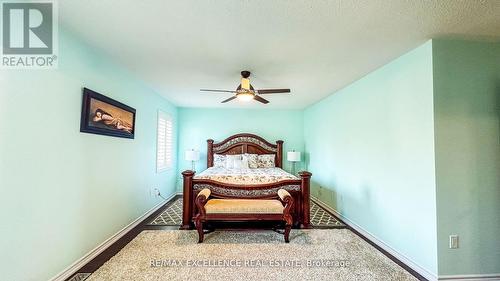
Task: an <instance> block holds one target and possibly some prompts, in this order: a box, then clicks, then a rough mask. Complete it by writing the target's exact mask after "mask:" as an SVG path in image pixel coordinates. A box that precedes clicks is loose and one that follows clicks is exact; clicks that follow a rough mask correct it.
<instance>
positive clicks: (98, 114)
mask: <svg viewBox="0 0 500 281" xmlns="http://www.w3.org/2000/svg"><path fill="white" fill-rule="evenodd" d="M80 132H84V133H91V134H98V135H106V136H114V137H121V138H129V139H133V138H134V132H135V109H134V108H132V107H130V106H127V105H124V104H123V103H121V102H118V101H116V100H114V99H111V98H108V97H106V96H104V95H101V94H99V93H96V92H94V91H92V90H89V89H87V88H83V103H82V116H81V119H80Z"/></svg>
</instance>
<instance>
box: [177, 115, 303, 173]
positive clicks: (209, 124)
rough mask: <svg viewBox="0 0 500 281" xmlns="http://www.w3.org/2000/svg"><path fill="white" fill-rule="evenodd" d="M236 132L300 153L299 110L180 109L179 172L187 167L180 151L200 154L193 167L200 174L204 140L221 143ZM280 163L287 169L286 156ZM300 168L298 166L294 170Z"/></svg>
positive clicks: (204, 165)
mask: <svg viewBox="0 0 500 281" xmlns="http://www.w3.org/2000/svg"><path fill="white" fill-rule="evenodd" d="M238 133H253V134H257V135H259V136H261V137H263V138H265V139H266V140H267V141H269V142H272V143H274V142H275V141H277V140H283V141H284V147H283V152H284V153H285V154H286V151H289V150H292V149H295V150H297V151H304V135H303V124H302V110H273V109H207V108H180V109H179V150H178V157H179V165H178V170H179V172H181V171H183V170H185V169H188V168H189V169H190V167H191V163H190V162H187V161H184V160H183V159H184V151H186V150H188V149H197V150H199V151H200V161H199V162H198V163H197V166H196V167H197V170H198V171H202V170H204V169H206V166H207V165H206V159H207V158H206V155H207V154H206V153H207V139H208V138H211V139H213V140H215V141H222V140H224V139H225V138H227V137H228V136H231V135H234V134H238ZM283 163H284V165H285V169H287V170H288V169H289V168H290V166H289V163H288V162H287V161H286V156H285V159H284V160H283ZM302 166H303V165H301V164H300V163H299V164H298V165H297V170H298V168H299V167H302Z"/></svg>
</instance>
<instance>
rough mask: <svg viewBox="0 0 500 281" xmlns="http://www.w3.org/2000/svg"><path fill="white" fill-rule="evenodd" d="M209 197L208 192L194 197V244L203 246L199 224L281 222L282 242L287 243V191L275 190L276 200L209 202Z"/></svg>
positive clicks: (289, 225) (289, 203) (290, 203)
mask: <svg viewBox="0 0 500 281" xmlns="http://www.w3.org/2000/svg"><path fill="white" fill-rule="evenodd" d="M210 194H211V192H210V189H208V188H205V189H203V190H202V191H200V192H199V193H198V195H197V196H196V206H197V207H198V214H197V215H196V217H195V226H196V229H197V231H198V243H201V242H203V236H204V234H205V232H204V230H203V224H204V223H205V222H208V221H261V220H266V221H267V220H269V221H284V222H285V231H284V232H283V234H284V236H285V242H286V243H288V242H289V241H290V240H289V235H290V230H291V228H292V223H293V221H292V215H291V214H290V211H291V208H292V206H293V197H292V196H291V195H290V193H288V191H286V190H284V189H280V190H278V193H277V196H276V197H277V199H226V198H222V199H215V198H213V199H210Z"/></svg>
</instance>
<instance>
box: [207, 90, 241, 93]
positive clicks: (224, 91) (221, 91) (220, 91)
mask: <svg viewBox="0 0 500 281" xmlns="http://www.w3.org/2000/svg"><path fill="white" fill-rule="evenodd" d="M200 91H201V92H216V93H236V91H229V90H210V89H200Z"/></svg>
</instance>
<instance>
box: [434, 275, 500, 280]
mask: <svg viewBox="0 0 500 281" xmlns="http://www.w3.org/2000/svg"><path fill="white" fill-rule="evenodd" d="M439 280H454V281H475V280H477V281H493V280H500V273H495V274H470V275H440V276H439Z"/></svg>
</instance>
